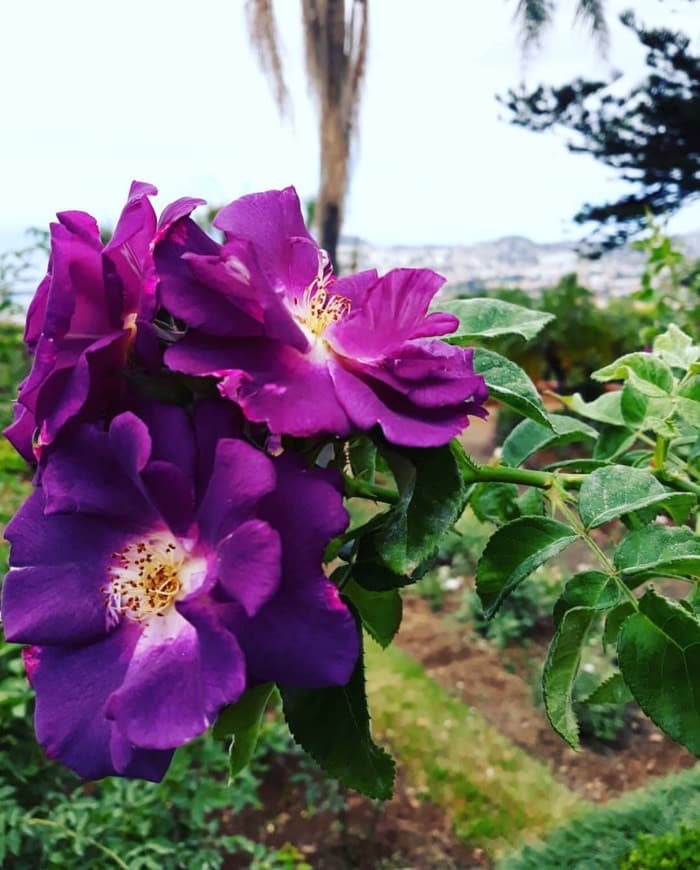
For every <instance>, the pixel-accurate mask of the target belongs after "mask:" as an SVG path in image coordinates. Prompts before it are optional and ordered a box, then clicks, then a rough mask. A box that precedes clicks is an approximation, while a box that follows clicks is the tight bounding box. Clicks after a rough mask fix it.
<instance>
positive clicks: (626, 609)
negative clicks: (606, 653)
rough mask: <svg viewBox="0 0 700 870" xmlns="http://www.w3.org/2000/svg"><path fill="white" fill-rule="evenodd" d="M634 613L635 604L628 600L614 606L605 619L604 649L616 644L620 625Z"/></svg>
mask: <svg viewBox="0 0 700 870" xmlns="http://www.w3.org/2000/svg"><path fill="white" fill-rule="evenodd" d="M632 613H634V604H632V602H631V601H628V600H626V601H623V602H621V603H620V604H618V605H617V607H613V609H612V610H611V611H610V613H608V616H607V619H606V620H605V628H604V629H603V649H606V648H607V647H609V646H614V645H615V644H616V643H617V636H618V634H619V633H620V626H621V625H622V623H623V622H624V621H625V620H626V619H627V617H628V616H629V615H630V614H632Z"/></svg>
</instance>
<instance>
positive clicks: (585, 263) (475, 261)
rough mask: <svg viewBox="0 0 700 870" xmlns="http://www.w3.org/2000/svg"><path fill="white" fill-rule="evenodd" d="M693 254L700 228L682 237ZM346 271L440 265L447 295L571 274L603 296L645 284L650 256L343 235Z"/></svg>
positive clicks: (523, 242)
mask: <svg viewBox="0 0 700 870" xmlns="http://www.w3.org/2000/svg"><path fill="white" fill-rule="evenodd" d="M679 241H680V242H681V244H682V246H683V250H684V251H685V253H686V254H687V255H688V256H690V257H700V231H698V232H695V233H689V234H687V235H685V236H682V237H680V239H679ZM339 258H340V262H341V265H342V268H343V271H350V270H351V269H378V270H379V272H386V271H387V270H389V269H391V268H394V267H398V266H404V267H422V268H428V269H434V270H435V271H436V272H440V274H442V275H444V276H445V277H446V278H447V281H448V284H447V286H446V287H445V289H444V291H443V295H446V296H453V295H456V294H458V293H460V292H462V293H463V292H478V291H479V290H481V289H488V288H493V287H519V288H521V289H522V290H526V291H533V290H537V289H539V288H540V287H547V286H551V285H552V284H555V283H556V282H557V281H558V280H559V279H560V278H561V277H562V275H565V274H566V273H567V272H577V273H578V275H579V278H580V280H581V282H582V283H583V284H584V285H585V286H587V287H590V288H591V290H594V291H595V292H596V293H597V294H598V295H599V296H600V297H601V298H607V297H609V296H621V295H624V294H627V293H631V292H632V291H633V290H635V289H637V288H638V286H639V276H640V275H641V273H642V269H643V268H644V255H643V254H641V253H639V252H637V251H634V250H632V248H630V247H626V248H621V249H620V250H616V251H611V252H610V253H608V254H605V255H604V256H603V257H601V258H600V259H599V260H586V259H583V258H582V257H579V256H578V254H577V253H576V250H575V243H573V242H553V243H548V244H538V243H537V242H533V241H531V240H530V239H527V238H525V237H524V236H505V237H504V238H502V239H496V240H495V241H490V242H480V243H478V244H475V245H456V246H447V245H445V246H432V245H431V246H428V245H426V246H424V247H421V246H413V247H407V246H403V245H390V246H381V245H372V244H370V243H368V242H365V241H363V240H362V239H343V241H342V242H341V244H340V248H339Z"/></svg>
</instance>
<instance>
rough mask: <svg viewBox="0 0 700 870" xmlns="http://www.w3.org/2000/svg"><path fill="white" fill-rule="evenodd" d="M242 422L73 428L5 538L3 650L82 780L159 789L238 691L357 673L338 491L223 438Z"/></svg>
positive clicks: (230, 416)
mask: <svg viewBox="0 0 700 870" xmlns="http://www.w3.org/2000/svg"><path fill="white" fill-rule="evenodd" d="M235 415H236V409H235V407H234V406H232V405H230V404H228V403H225V402H218V403H203V404H201V405H199V406H198V407H197V409H196V411H195V413H194V415H193V416H192V417H190V416H188V415H187V414H186V413H185V412H184V411H183V410H181V409H179V408H176V407H175V406H163V405H157V406H150V407H149V408H147V409H145V410H144V411H143V412H142V414H141V417H137V416H135V415H134V414H132V413H124V414H121V415H119V416H117V417H115V418H114V420H113V421H112V423H111V425H110V427H109V429H108V430H105V429H104V428H102V427H99V426H97V425H92V424H81V425H79V426H76V427H74V428H72V429H71V431H70V432H65V433H62V434H61V435H60V436H58V438H57V439H56V442H55V444H54V448H53V449H52V451H51V453H50V455H49V456H48V458H47V461H46V465H45V469H44V473H43V476H42V483H41V486H40V487H39V488H37V489H36V490H35V492H34V493H33V494H32V495H31V496H30V498H29V499H28V500H27V502H26V503H25V505H24V506H23V507H22V508H21V509H20V511H19V512H18V514H17V515H16V516H15V518H14V519H13V520H12V522H11V523H10V525H9V526H8V528H7V538H8V540H9V541H10V543H11V555H10V565H11V570H10V572H9V574H8V575H7V579H6V581H5V585H4V589H3V600H2V613H3V623H4V628H5V633H6V637H7V639H8V640H10V641H14V642H19V643H26V644H31V647H30V648H29V649H28V650H27V651H26V656H25V658H26V663H27V671H28V676H29V678H30V681H31V683H32V685H33V686H34V688H35V690H36V695H37V702H36V717H35V725H36V730H37V736H38V739H39V741H40V743H41V744H42V745H43V746H44V747H45V749H46V752H47V754H48V755H49V756H50V757H52V758H56V759H58V760H60V761H61V762H63V763H64V764H66V765H68V766H69V767H71V768H73V769H74V770H75V771H77V772H78V773H79V774H80V775H81V776H83V777H86V778H91V779H95V778H98V777H102V776H107V775H110V774H119V775H122V776H131V777H142V778H146V779H153V780H158V779H160V778H161V777H162V776H163V774H164V773H165V770H166V769H167V766H168V764H169V761H170V758H171V755H172V751H173V749H174V748H175V747H177V746H179V745H181V744H183V743H184V742H186V741H188V740H190V739H191V738H193V737H195V736H196V735H198V734H200V733H201V732H202V731H204V730H205V729H206V728H207V727H208V726H209V725H210V724H211V723H212V722H213V721H214V720H215V718H216V716H217V714H218V713H219V711H220V710H221V708H222V707H223V706H224V705H225V704H229V703H232V702H235V701H236V700H237V698H238V697H239V696H240V694H241V692H242V691H243V690H244V688H245V687H246V686H247V685H254V684H256V683H258V682H263V681H275V682H279V683H281V684H283V685H288V686H298V687H307V688H314V687H321V686H327V685H336V684H343V683H345V682H346V681H347V680H348V678H349V676H350V674H351V672H352V670H353V667H354V664H355V661H356V659H357V656H358V654H359V637H358V632H357V628H356V625H355V622H354V619H353V617H352V614H351V613H350V611H349V610H348V608H347V607H346V606H345V605H344V604H343V603H342V602H341V601H340V598H339V596H338V593H337V590H336V588H335V586H333V584H332V583H331V582H330V581H329V580H327V579H326V577H325V576H324V574H323V572H322V556H323V552H324V548H325V546H326V545H327V543H328V541H329V540H330V539H331V538H332V537H334V536H335V535H337V534H339V533H340V532H341V531H342V530H343V529H344V528H345V527H346V525H347V521H348V517H347V513H346V511H345V509H344V507H343V504H342V497H341V495H340V480H339V478H338V476H336V475H335V474H334V473H332V472H329V471H325V470H322V469H319V468H306V467H304V466H303V464H302V463H301V462H300V461H298V460H297V459H296V458H293V457H289V456H286V455H285V456H282V457H279V458H277V459H270V458H269V457H268V456H266V455H265V454H264V453H262V452H261V451H259V450H257V449H256V448H254V447H253V446H251V445H250V444H248V443H246V442H244V441H243V440H241V439H240V438H238V437H233V433H235V430H236V420H235V419H234V417H235Z"/></svg>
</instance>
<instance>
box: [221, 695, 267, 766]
mask: <svg viewBox="0 0 700 870" xmlns="http://www.w3.org/2000/svg"><path fill="white" fill-rule="evenodd" d="M274 688H275V687H274V684H273V683H261V684H260V685H259V686H254V687H253V688H252V689H246V691H245V692H244V693H243V694H242V695H241V697H240V698H239V699H238V701H236V703H235V704H229V705H228V706H227V707H224V709H223V710H222V711H221V713H219V717H218V719H217V720H216V723H215V724H214V727H213V729H212V733H213V735H214V737H216V738H217V739H220V738H223V737H229V736H230V737H232V738H233V740H232V742H231V748H230V750H229V756H228V758H229V777H230V778H231V779H233V778H234V777H235V776H236V775H237V774H238V773H240V772H241V771H242V770H243V768H244V767H246V766H247V765H248V763H249V762H250V759H251V758H252V757H253V752H254V751H255V744H256V743H257V742H258V732H259V731H260V723H261V722H262V717H263V714H264V713H265V707H266V706H267V702H268V701H269V700H270V695H271V694H272V692H273V690H274Z"/></svg>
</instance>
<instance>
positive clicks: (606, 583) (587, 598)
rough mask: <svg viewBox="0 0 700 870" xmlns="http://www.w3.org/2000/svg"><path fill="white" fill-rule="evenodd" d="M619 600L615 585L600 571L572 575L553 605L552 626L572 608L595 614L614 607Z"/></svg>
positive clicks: (618, 592)
mask: <svg viewBox="0 0 700 870" xmlns="http://www.w3.org/2000/svg"><path fill="white" fill-rule="evenodd" d="M619 600H620V591H619V589H618V587H617V584H616V583H615V581H614V580H613V579H612V578H611V577H609V576H608V575H607V574H603V573H602V572H601V571H583V572H581V573H580V574H574V576H573V577H572V578H571V579H570V580H569V581H568V582H567V584H566V586H564V589H563V590H562V593H561V595H560V597H559V600H558V601H557V603H556V604H555V605H554V613H553V617H554V624H555V625H558V624H559V623H560V622H561V620H562V618H563V617H564V614H565V613H566V612H567V610H571V609H572V608H574V607H588V608H589V609H590V610H594V611H596V612H604V611H606V610H610V609H611V608H612V607H615V605H616V604H617V602H618V601H619Z"/></svg>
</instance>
